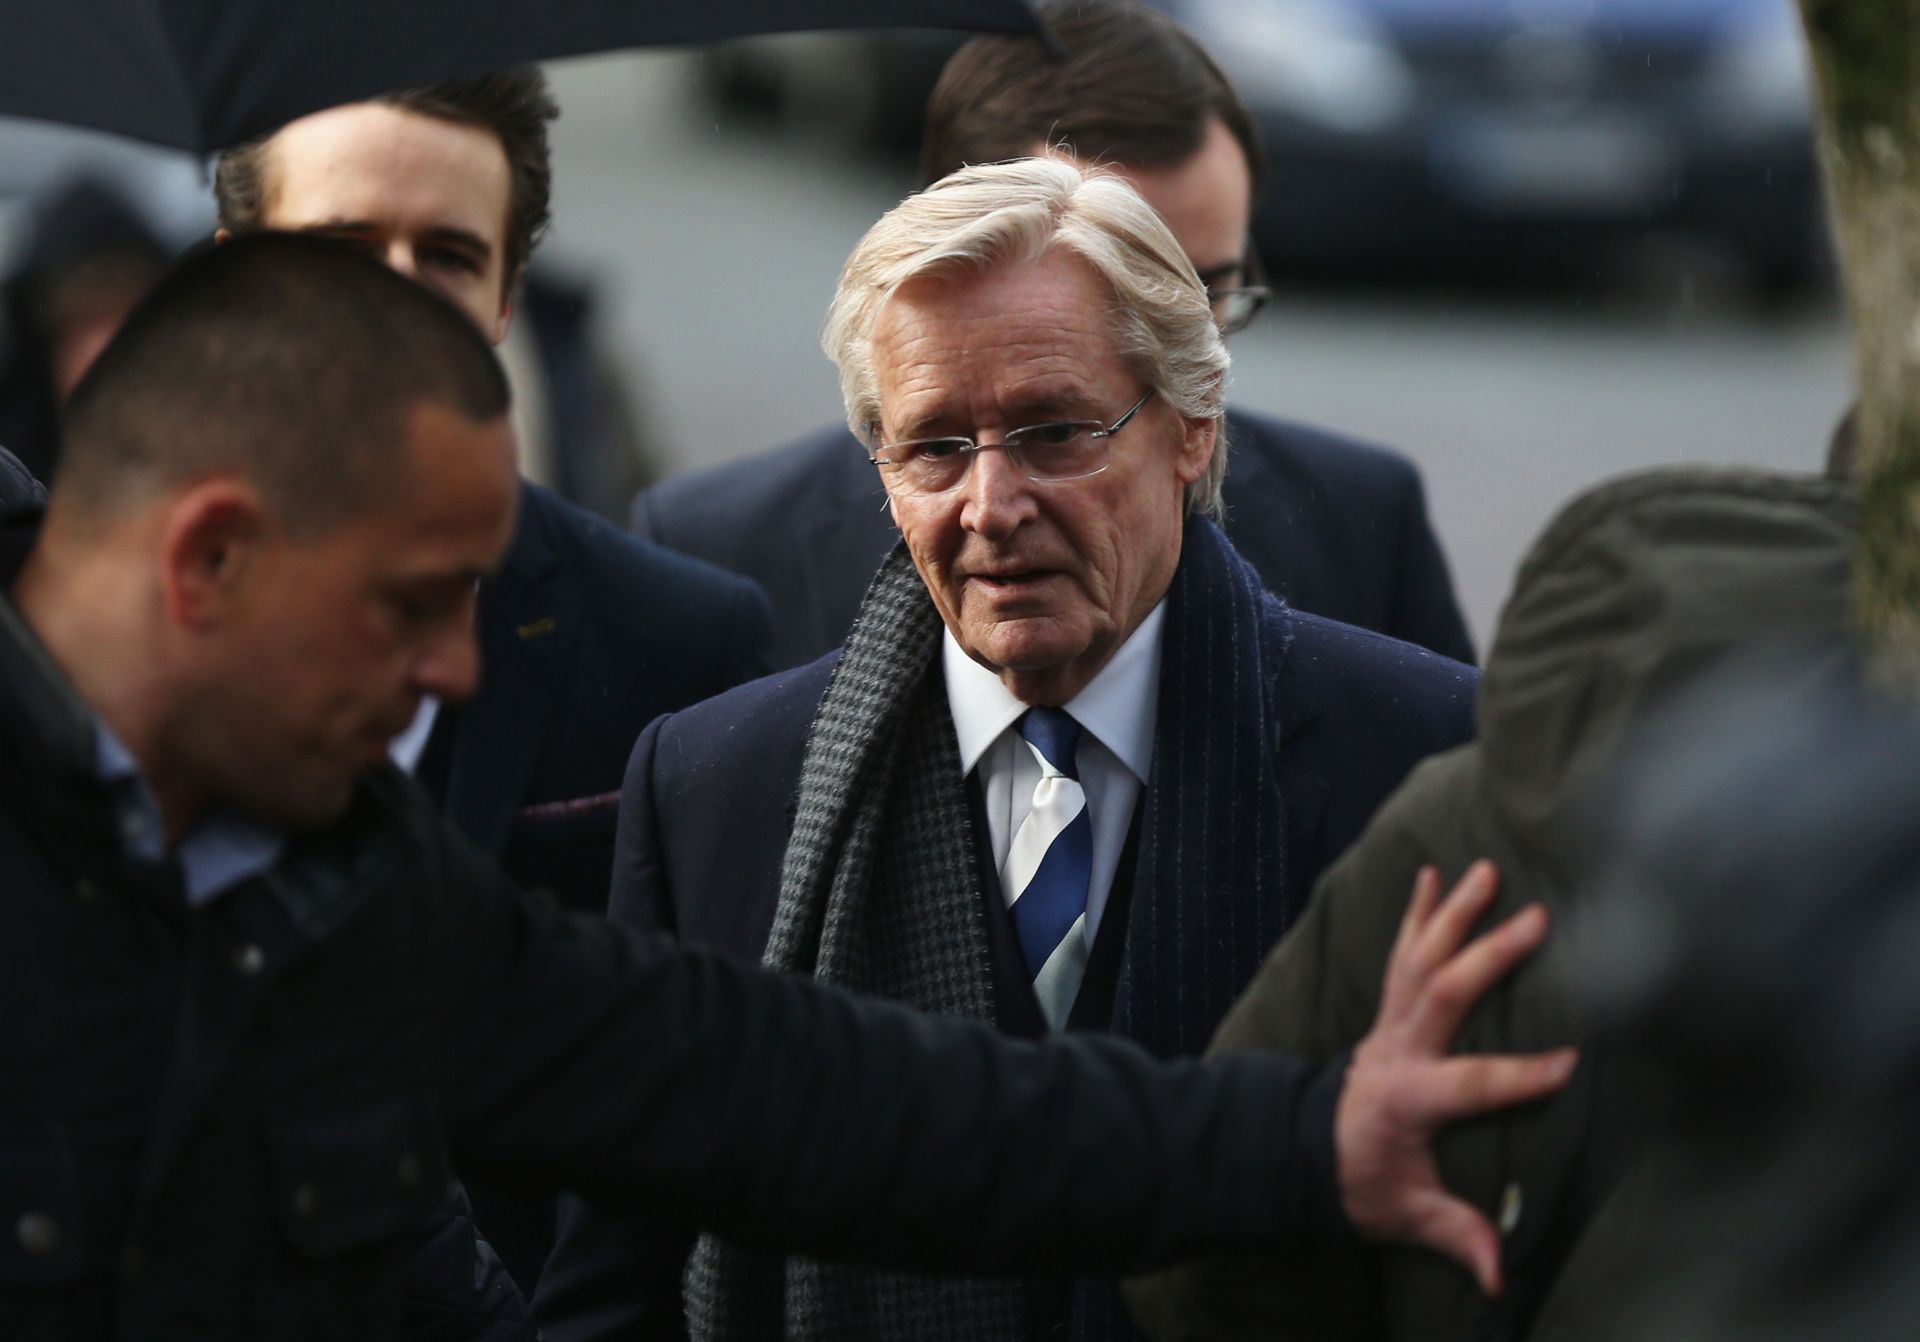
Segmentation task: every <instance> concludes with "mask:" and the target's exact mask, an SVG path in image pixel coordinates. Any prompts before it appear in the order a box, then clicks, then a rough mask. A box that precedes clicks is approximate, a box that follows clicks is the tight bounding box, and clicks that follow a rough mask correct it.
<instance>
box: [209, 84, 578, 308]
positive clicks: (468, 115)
mask: <svg viewBox="0 0 1920 1342" xmlns="http://www.w3.org/2000/svg"><path fill="white" fill-rule="evenodd" d="M368 101H369V102H375V103H380V104H382V105H384V106H387V107H395V108H398V109H400V110H401V111H403V112H416V113H418V114H419V115H421V116H431V117H439V118H440V119H441V120H442V121H457V122H460V123H461V124H463V125H469V126H478V127H480V128H481V129H482V130H486V131H491V132H492V133H493V136H494V138H495V139H497V140H498V141H499V142H500V150H501V152H502V153H504V154H505V155H506V157H507V183H508V186H507V221H506V222H507V237H506V247H505V257H504V259H505V262H506V264H505V267H504V269H503V270H502V272H501V283H502V284H503V285H506V286H511V285H512V284H513V282H514V281H515V280H516V279H518V278H519V276H520V272H521V271H522V270H523V269H525V267H526V264H527V259H528V258H529V257H530V256H532V255H533V249H534V248H535V247H537V246H539V245H540V239H541V238H543V237H545V236H546V232H547V226H548V224H549V223H550V222H551V219H552V199H553V155H552V150H551V148H550V146H549V144H548V128H549V127H551V126H552V124H553V123H554V121H555V120H557V119H558V118H559V116H560V105H559V104H558V103H556V102H555V101H554V100H553V93H552V91H551V90H550V89H549V88H548V86H547V77H546V75H545V74H544V73H542V71H541V70H540V68H539V67H538V66H534V65H525V66H514V67H511V68H509V69H505V70H494V71H491V72H489V73H487V74H483V75H475V76H473V77H471V78H468V79H447V80H442V81H441V82H440V83H438V84H428V85H425V86H423V87H421V88H417V89H402V90H401V91H399V92H397V93H386V94H382V95H380V96H379V97H377V98H371V99H368ZM272 143H273V136H271V135H263V136H261V137H260V138H259V139H257V140H250V141H248V142H247V143H246V144H242V145H236V146H235V147H233V148H232V149H228V150H226V151H224V152H223V153H221V155H220V157H219V160H218V162H217V163H216V164H215V167H214V174H213V199H214V204H215V206H216V207H217V209H218V210H219V215H220V227H222V228H224V229H227V230H228V231H229V232H233V233H251V232H254V231H256V230H258V229H261V228H264V227H265V226H266V224H265V222H264V220H265V216H266V212H267V205H268V199H269V196H270V194H271V192H272V187H273V183H272V181H271V173H270V171H269V165H268V162H267V149H268V147H269V146H270V145H271V144H272ZM503 297H504V295H503Z"/></svg>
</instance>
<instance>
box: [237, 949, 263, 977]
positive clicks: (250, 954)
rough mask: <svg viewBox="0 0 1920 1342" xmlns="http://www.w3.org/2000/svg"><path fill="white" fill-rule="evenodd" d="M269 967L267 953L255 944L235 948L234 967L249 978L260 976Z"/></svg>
mask: <svg viewBox="0 0 1920 1342" xmlns="http://www.w3.org/2000/svg"><path fill="white" fill-rule="evenodd" d="M266 965H267V953H266V952H265V951H263V950H261V949H260V948H259V947H258V946H256V945H255V944H254V943H253V942H251V941H249V942H247V943H245V944H244V945H240V946H235V947H234V948H233V967H234V968H235V969H237V970H239V971H240V972H241V973H242V974H245V975H247V976H249V977H251V976H253V975H255V974H258V973H259V972H260V971H261V970H262V969H264V968H266Z"/></svg>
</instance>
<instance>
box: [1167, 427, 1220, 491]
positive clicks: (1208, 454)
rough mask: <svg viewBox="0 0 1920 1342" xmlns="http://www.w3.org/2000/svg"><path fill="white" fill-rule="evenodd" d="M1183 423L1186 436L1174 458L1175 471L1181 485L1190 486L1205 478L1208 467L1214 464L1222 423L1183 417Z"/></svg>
mask: <svg viewBox="0 0 1920 1342" xmlns="http://www.w3.org/2000/svg"><path fill="white" fill-rule="evenodd" d="M1181 423H1182V425H1183V426H1184V427H1185V429H1186V434H1185V436H1184V437H1183V438H1182V439H1181V441H1180V450H1179V452H1178V453H1177V454H1176V456H1175V457H1174V463H1173V470H1174V474H1175V475H1177V476H1179V477H1180V483H1181V484H1183V485H1190V484H1192V483H1193V482H1194V481H1196V480H1198V479H1200V478H1201V477H1203V476H1205V475H1206V473H1207V467H1209V466H1211V465H1212V464H1213V453H1214V448H1215V447H1216V446H1217V445H1218V443H1219V438H1220V421H1219V420H1217V419H1201V418H1191V417H1183V418H1182V420H1181Z"/></svg>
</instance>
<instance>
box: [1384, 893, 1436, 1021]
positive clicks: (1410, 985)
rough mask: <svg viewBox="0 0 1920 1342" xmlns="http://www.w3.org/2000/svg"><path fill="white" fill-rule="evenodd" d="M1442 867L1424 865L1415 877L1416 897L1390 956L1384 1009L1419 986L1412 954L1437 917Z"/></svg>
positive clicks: (1401, 917) (1397, 935) (1404, 919)
mask: <svg viewBox="0 0 1920 1342" xmlns="http://www.w3.org/2000/svg"><path fill="white" fill-rule="evenodd" d="M1440 889H1441V886H1440V869H1439V868H1438V867H1422V868H1420V870H1419V871H1418V872H1417V873H1415V875H1414V878H1413V897H1412V898H1411V899H1409V900H1408V901H1407V909H1406V912H1405V913H1403V914H1401V915H1400V930H1399V932H1398V933H1397V934H1396V935H1395V936H1394V939H1393V950H1392V951H1391V952H1390V953H1389V954H1388V956H1387V977H1386V981H1385V982H1384V983H1383V984H1382V985H1381V991H1380V997H1381V1007H1382V1009H1383V1011H1390V1010H1391V1009H1392V1007H1393V1006H1394V1005H1395V1004H1397V1002H1398V1000H1399V998H1400V997H1401V995H1402V994H1404V993H1407V992H1411V991H1414V990H1416V989H1417V988H1418V986H1419V985H1418V983H1417V981H1410V979H1411V978H1412V966H1411V964H1410V963H1409V959H1408V957H1409V956H1410V955H1411V954H1412V947H1413V944H1414V942H1415V941H1416V940H1417V939H1418V938H1419V936H1420V931H1421V929H1422V928H1424V927H1425V926H1426V925H1427V922H1428V920H1429V919H1431V918H1432V917H1433V909H1434V906H1435V905H1436V904H1438V903H1439V902H1440Z"/></svg>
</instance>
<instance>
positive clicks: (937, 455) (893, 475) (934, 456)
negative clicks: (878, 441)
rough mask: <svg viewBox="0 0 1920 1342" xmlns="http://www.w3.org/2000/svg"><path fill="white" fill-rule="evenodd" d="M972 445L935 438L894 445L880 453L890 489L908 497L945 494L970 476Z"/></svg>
mask: <svg viewBox="0 0 1920 1342" xmlns="http://www.w3.org/2000/svg"><path fill="white" fill-rule="evenodd" d="M971 446H972V444H970V443H968V442H967V440H966V439H964V438H932V439H927V440H926V441H923V442H917V443H893V444H890V445H889V446H887V447H883V448H881V449H880V452H879V454H878V455H877V456H876V457H875V458H874V460H875V461H877V462H879V464H880V468H881V471H882V473H883V475H884V477H885V480H886V483H887V487H888V488H889V489H893V490H896V491H898V492H900V493H904V494H942V493H945V492H946V491H947V490H949V489H952V488H953V487H954V486H955V485H957V484H959V483H960V481H961V480H962V479H964V478H965V477H966V474H967V463H968V462H969V461H971V460H972V458H973V453H972V452H971V451H969V450H968V449H969V448H970V447H971Z"/></svg>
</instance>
